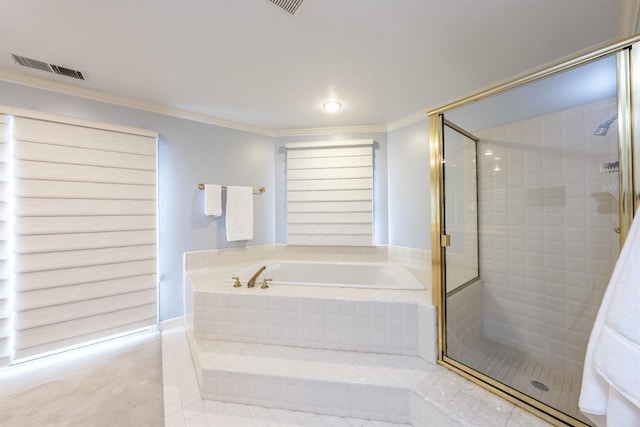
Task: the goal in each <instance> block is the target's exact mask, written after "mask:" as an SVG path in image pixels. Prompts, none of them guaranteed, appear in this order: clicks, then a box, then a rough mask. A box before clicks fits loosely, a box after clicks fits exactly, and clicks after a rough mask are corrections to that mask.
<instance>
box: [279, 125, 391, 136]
mask: <svg viewBox="0 0 640 427" xmlns="http://www.w3.org/2000/svg"><path fill="white" fill-rule="evenodd" d="M386 131H387V127H386V126H385V125H371V126H337V127H326V128H306V129H281V130H276V131H274V134H275V135H274V136H276V137H283V136H319V135H338V134H339V135H345V134H355V133H385V132H386Z"/></svg>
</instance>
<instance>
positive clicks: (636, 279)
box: [578, 215, 640, 427]
mask: <svg viewBox="0 0 640 427" xmlns="http://www.w3.org/2000/svg"><path fill="white" fill-rule="evenodd" d="M578 405H579V407H580V410H581V411H582V412H583V413H584V414H585V415H586V416H587V417H589V418H590V419H591V420H592V421H593V422H594V423H595V424H596V425H597V426H599V427H604V426H609V427H627V426H640V215H636V218H635V220H634V221H633V224H632V225H631V229H630V230H629V234H628V235H627V239H626V241H625V244H624V247H623V248H622V251H621V252H620V257H619V258H618V261H617V263H616V267H615V269H614V271H613V275H612V276H611V281H610V282H609V286H608V287H607V290H606V292H605V294H604V299H603V300H602V304H601V305H600V310H599V311H598V316H597V318H596V322H595V325H594V326H593V330H592V332H591V337H590V338H589V346H588V347H587V354H586V358H585V362H584V373H583V376H582V390H581V393H580V401H579V403H578Z"/></svg>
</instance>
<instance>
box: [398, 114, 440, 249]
mask: <svg viewBox="0 0 640 427" xmlns="http://www.w3.org/2000/svg"><path fill="white" fill-rule="evenodd" d="M387 141H388V150H389V244H390V245H394V246H405V247H410V248H418V249H431V237H430V236H431V234H430V233H431V193H430V178H429V121H428V120H427V119H424V120H420V121H419V122H417V123H413V124H411V125H408V126H405V127H403V128H400V129H396V130H393V131H390V132H389V133H388V135H387Z"/></svg>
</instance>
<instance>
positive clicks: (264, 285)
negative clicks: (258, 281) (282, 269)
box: [260, 279, 273, 289]
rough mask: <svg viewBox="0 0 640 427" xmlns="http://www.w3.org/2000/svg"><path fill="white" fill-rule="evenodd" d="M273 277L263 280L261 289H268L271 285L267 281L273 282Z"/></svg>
mask: <svg viewBox="0 0 640 427" xmlns="http://www.w3.org/2000/svg"><path fill="white" fill-rule="evenodd" d="M272 281H273V279H264V280H263V281H262V286H260V289H267V288H268V287H269V285H268V284H267V282H272Z"/></svg>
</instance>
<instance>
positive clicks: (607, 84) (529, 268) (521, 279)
mask: <svg viewBox="0 0 640 427" xmlns="http://www.w3.org/2000/svg"><path fill="white" fill-rule="evenodd" d="M616 113H617V99H616V60H615V56H610V57H605V58H602V59H600V60H597V61H594V62H591V63H588V64H585V65H582V66H580V67H576V68H573V69H571V70H568V71H565V72H562V73H559V74H556V75H553V76H550V77H547V78H544V79H541V80H538V81H535V82H533V83H529V84H527V85H524V86H521V87H519V88H516V89H512V90H509V91H506V92H503V93H501V94H499V95H496V96H493V97H490V98H487V99H484V100H481V101H478V102H475V103H472V104H468V105H465V106H462V107H460V108H456V109H454V110H452V111H449V112H446V113H445V119H447V120H450V121H451V122H453V123H455V124H456V125H457V126H461V127H462V128H464V129H465V130H466V131H469V132H472V133H473V135H475V136H476V137H478V138H479V140H478V142H477V150H478V156H477V174H478V181H477V186H478V224H479V225H478V231H479V234H478V235H479V248H480V249H479V273H480V280H478V281H476V282H474V283H472V284H470V285H468V286H463V287H461V288H460V289H458V290H457V291H456V292H450V291H449V292H447V297H446V302H445V312H446V338H445V342H446V349H445V354H446V356H447V357H449V358H451V359H453V360H455V361H457V362H459V363H462V364H464V365H466V366H468V367H470V368H472V369H473V370H475V371H477V372H479V373H481V374H483V375H486V376H488V377H491V378H493V379H494V380H495V381H497V382H500V383H503V384H505V385H507V386H509V387H511V388H513V389H515V390H517V391H518V392H520V393H522V394H524V395H526V396H528V397H530V398H532V399H535V400H537V401H539V402H541V403H542V404H544V405H548V406H549V407H551V408H553V409H555V410H557V411H560V412H562V413H564V414H566V415H568V416H569V417H572V418H573V419H574V420H576V421H573V422H578V421H580V422H583V423H586V424H589V421H588V420H587V419H586V418H585V417H584V416H583V415H582V414H581V413H580V411H579V410H578V406H577V403H578V397H579V393H580V386H581V381H582V369H583V363H584V357H585V353H586V346H587V342H588V339H589V334H590V332H591V329H592V327H593V323H594V321H595V317H596V314H597V311H598V308H599V306H600V303H601V300H602V296H603V294H604V290H605V289H606V287H607V285H608V282H609V279H610V276H611V273H612V271H613V267H614V266H615V262H616V259H617V257H618V253H619V235H618V234H617V232H616V230H619V225H620V222H619V212H618V211H619V209H618V206H619V203H618V201H619V188H618V187H619V186H618V136H617V117H616ZM450 143H451V144H453V146H452V147H450V146H449V144H450ZM459 147H460V143H459V142H456V139H455V137H453V136H452V135H449V136H445V138H444V143H443V151H444V152H445V153H447V154H449V153H450V154H452V155H453V154H454V153H455V152H456V151H460V148H459ZM444 169H445V175H446V176H447V177H451V175H453V174H454V172H453V171H452V169H453V168H452V167H450V165H449V158H447V159H446V166H445V168H444ZM470 173H473V171H470ZM449 184H451V183H449ZM447 185H448V184H447V182H446V179H445V190H444V192H445V193H446V195H447V196H448V197H452V196H451V195H450V192H455V191H456V189H455V188H448V187H447ZM452 187H455V186H453V185H452ZM461 189H462V187H461V185H460V184H458V190H461ZM447 196H445V209H446V213H445V218H446V221H447V224H446V225H445V226H446V227H447V228H446V229H447V232H450V231H449V221H453V223H454V224H455V221H456V218H455V217H451V215H454V213H453V212H449V208H450V207H451V206H449V205H450V202H451V201H450V200H448V199H447V198H446V197H447ZM454 200H455V199H454ZM454 206H455V205H454ZM467 237H468V235H465V238H467ZM452 240H453V238H452ZM445 253H446V261H447V262H448V261H449V255H450V254H449V253H448V251H445ZM452 269H453V266H450V265H447V266H446V267H445V271H446V275H447V276H450V277H455V274H456V273H455V272H453V271H452ZM447 286H448V283H447Z"/></svg>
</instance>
